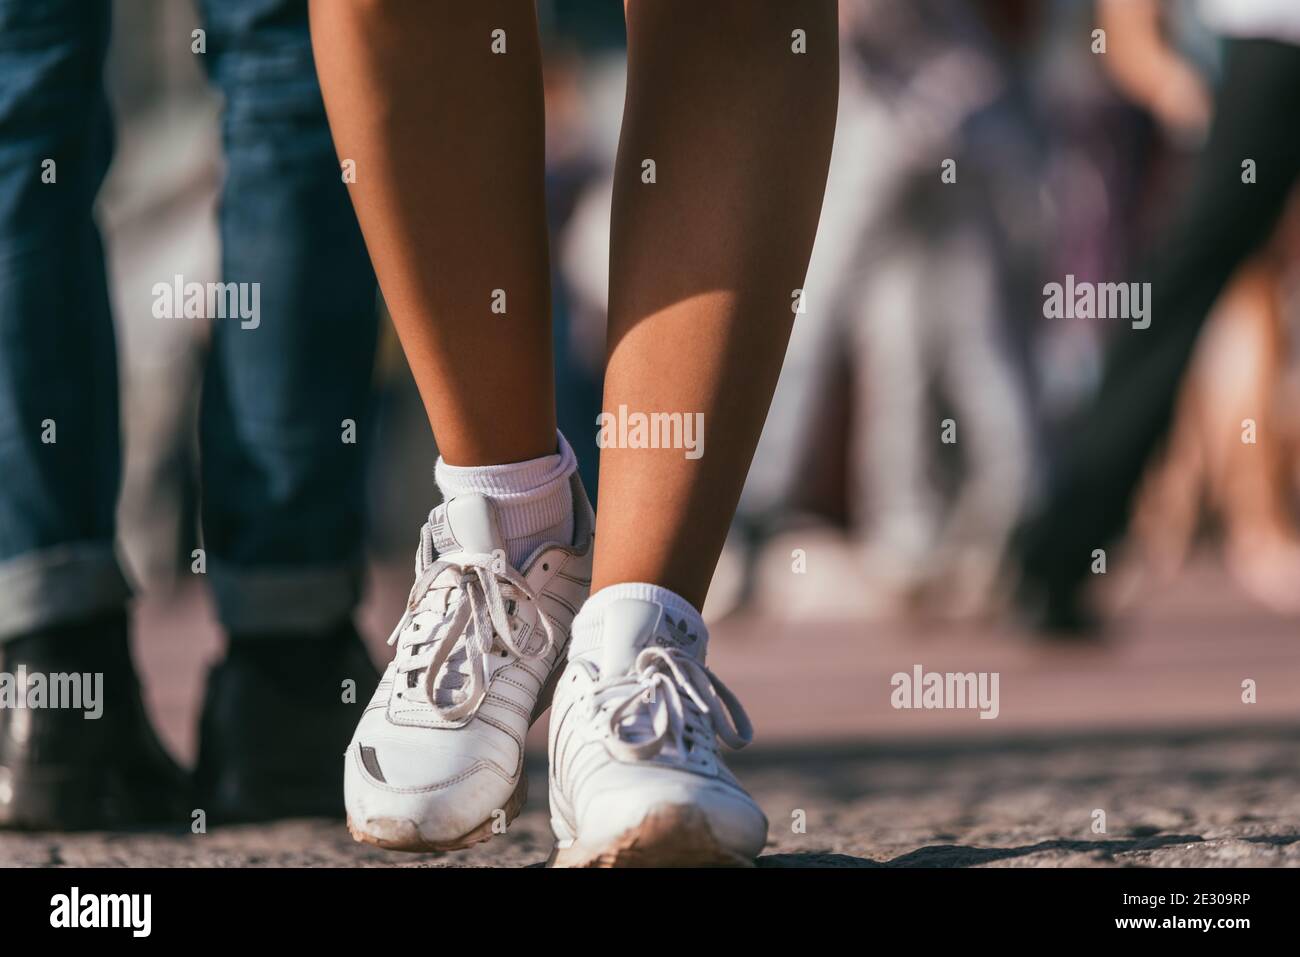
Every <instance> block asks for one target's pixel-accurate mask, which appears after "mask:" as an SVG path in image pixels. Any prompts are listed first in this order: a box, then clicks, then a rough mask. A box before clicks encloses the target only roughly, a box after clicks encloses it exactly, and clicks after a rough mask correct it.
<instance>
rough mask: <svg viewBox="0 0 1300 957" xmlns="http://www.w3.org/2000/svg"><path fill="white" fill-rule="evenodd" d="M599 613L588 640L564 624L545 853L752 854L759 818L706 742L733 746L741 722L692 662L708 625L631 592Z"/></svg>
mask: <svg viewBox="0 0 1300 957" xmlns="http://www.w3.org/2000/svg"><path fill="white" fill-rule="evenodd" d="M593 600H595V599H593ZM583 613H584V614H586V610H585V609H584V612H583ZM600 615H601V621H600V627H599V629H594V631H595V636H594V637H593V638H592V639H591V640H589V641H584V640H583V639H582V638H580V637H578V634H579V632H578V631H576V630H575V638H574V646H573V647H572V648H571V650H570V659H569V664H568V667H567V668H566V669H565V672H564V674H563V675H561V677H560V682H559V684H558V685H557V687H556V691H555V700H554V704H553V710H552V712H551V727H550V746H549V751H550V765H551V769H550V796H551V826H552V828H553V829H554V831H555V838H556V845H555V850H554V852H553V853H552V855H551V861H550V863H551V864H552V865H553V866H556V867H668V866H679V867H707V866H749V865H752V864H753V861H754V858H755V857H756V856H757V855H758V852H759V851H760V850H762V848H763V845H764V843H765V842H766V840H767V819H766V818H765V817H764V816H763V812H762V811H760V810H759V808H758V805H757V804H755V803H754V800H753V799H752V798H751V797H750V796H749V795H748V794H746V793H745V791H744V789H743V788H742V787H741V786H740V783H739V782H738V781H737V780H736V778H735V777H734V776H733V775H732V773H731V772H730V771H729V770H728V769H727V767H726V765H725V764H723V763H722V759H721V757H720V756H719V754H718V738H721V739H722V740H723V741H724V742H725V743H727V744H728V745H730V746H731V747H735V748H739V747H743V746H744V745H746V744H748V743H749V741H750V739H751V737H752V729H751V728H750V724H749V718H748V717H747V716H746V715H745V710H744V708H742V707H741V705H740V702H739V701H738V700H737V699H736V696H735V695H733V694H732V693H731V692H730V691H728V690H727V688H726V686H725V685H723V684H722V682H721V681H719V680H718V679H717V678H716V677H714V675H713V673H712V672H710V671H709V670H708V669H707V668H706V667H704V654H705V646H706V645H707V643H708V633H707V632H706V631H705V630H704V629H703V628H702V627H700V628H698V629H696V631H695V633H692V632H691V631H690V630H689V629H688V628H687V627H686V626H685V623H684V622H683V621H681V620H678V621H674V620H673V617H672V615H671V614H670V613H669V612H668V611H667V610H666V609H665V608H664V606H663V605H660V604H659V603H657V602H653V601H643V600H640V599H636V598H619V599H615V600H613V601H611V602H609V603H608V604H604V605H603V607H601V608H600Z"/></svg>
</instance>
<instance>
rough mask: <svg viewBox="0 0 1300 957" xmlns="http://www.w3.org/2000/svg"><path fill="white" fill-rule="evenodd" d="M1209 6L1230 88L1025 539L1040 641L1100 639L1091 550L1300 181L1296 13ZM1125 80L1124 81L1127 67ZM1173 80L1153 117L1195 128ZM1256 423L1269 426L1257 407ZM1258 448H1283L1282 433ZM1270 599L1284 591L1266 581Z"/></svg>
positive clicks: (1246, 1) (1278, 556)
mask: <svg viewBox="0 0 1300 957" xmlns="http://www.w3.org/2000/svg"><path fill="white" fill-rule="evenodd" d="M1201 9H1202V11H1203V14H1204V16H1205V18H1206V20H1207V22H1208V23H1209V24H1210V25H1211V26H1212V27H1214V28H1215V29H1217V30H1218V31H1219V32H1221V33H1222V34H1223V35H1224V36H1225V37H1226V40H1225V44H1224V46H1225V62H1224V68H1223V78H1222V81H1221V82H1220V84H1219V86H1218V88H1217V91H1216V93H1215V96H1214V105H1213V109H1212V113H1213V119H1212V121H1211V123H1210V128H1209V134H1208V138H1207V140H1206V144H1205V148H1204V150H1203V151H1202V152H1201V155H1200V157H1199V159H1198V160H1197V163H1196V169H1195V171H1194V174H1193V176H1192V182H1191V186H1190V188H1189V189H1188V190H1187V192H1186V195H1185V197H1184V199H1183V201H1182V204H1181V208H1180V209H1179V210H1178V214H1177V218H1176V220H1175V222H1174V223H1173V224H1172V226H1171V227H1170V228H1169V230H1168V231H1167V233H1166V234H1165V236H1164V237H1163V239H1162V241H1160V242H1159V243H1158V244H1157V246H1156V251H1155V253H1154V254H1153V260H1154V264H1153V267H1152V269H1151V271H1149V272H1147V273H1146V275H1147V276H1150V281H1151V283H1152V297H1151V301H1150V302H1149V304H1148V308H1149V310H1150V311H1149V315H1150V317H1151V323H1150V327H1149V328H1145V329H1127V328H1125V329H1121V330H1118V331H1117V333H1116V335H1115V337H1114V338H1113V340H1112V342H1111V345H1110V348H1109V349H1108V352H1107V356H1106V362H1105V371H1104V376H1103V380H1102V383H1101V386H1100V388H1099V389H1098V391H1097V393H1096V395H1095V396H1094V397H1093V398H1091V399H1090V400H1089V401H1088V402H1086V403H1085V405H1084V407H1083V408H1082V409H1081V410H1080V411H1079V413H1078V414H1077V415H1076V416H1075V417H1074V421H1073V424H1072V427H1071V428H1070V430H1069V439H1070V441H1069V445H1068V448H1066V450H1065V454H1064V455H1063V457H1062V460H1061V462H1060V463H1058V464H1057V466H1056V468H1055V470H1054V474H1053V475H1052V477H1051V479H1050V481H1049V484H1048V490H1047V493H1046V495H1045V497H1044V499H1043V501H1042V502H1041V503H1040V504H1039V505H1037V506H1036V508H1035V509H1034V512H1033V514H1032V516H1031V517H1030V519H1029V520H1028V521H1027V522H1026V523H1025V524H1024V526H1023V527H1022V528H1021V529H1020V531H1019V532H1018V534H1017V543H1016V553H1017V560H1018V564H1019V567H1020V574H1021V580H1020V584H1019V588H1018V590H1017V601H1018V604H1019V607H1020V609H1021V610H1022V612H1023V613H1024V614H1025V615H1026V617H1027V618H1028V619H1029V620H1030V621H1031V622H1032V623H1034V624H1035V625H1037V626H1039V627H1040V628H1041V629H1042V630H1043V631H1044V632H1045V633H1050V634H1060V635H1069V634H1087V633H1091V632H1092V631H1093V630H1094V629H1095V628H1096V625H1097V619H1096V616H1095V614H1094V612H1093V609H1092V608H1091V607H1090V601H1089V598H1088V596H1087V595H1086V594H1085V591H1086V590H1085V584H1086V582H1087V580H1088V579H1089V578H1090V570H1091V568H1092V567H1093V565H1094V563H1095V562H1096V557H1095V550H1097V549H1104V548H1106V547H1108V546H1109V545H1111V544H1112V543H1113V542H1114V541H1115V540H1116V539H1117V538H1118V537H1119V536H1120V534H1121V533H1122V532H1123V530H1124V528H1125V526H1126V524H1127V522H1128V519H1129V514H1130V509H1131V507H1132V503H1133V496H1134V493H1135V490H1136V488H1137V486H1138V484H1139V481H1140V479H1141V476H1142V474H1143V471H1144V469H1145V467H1146V465H1147V463H1148V462H1149V460H1150V458H1151V455H1152V452H1153V451H1154V450H1155V448H1156V446H1157V445H1158V444H1159V443H1160V442H1161V440H1162V439H1163V438H1164V437H1165V435H1166V433H1167V431H1168V429H1169V427H1170V423H1171V420H1172V418H1173V414H1174V408H1175V401H1176V398H1177V396H1178V393H1179V386H1180V383H1181V382H1182V381H1183V377H1184V374H1185V372H1186V370H1187V369H1188V366H1189V364H1190V362H1191V361H1192V355H1193V349H1194V346H1195V344H1196V342H1197V339H1198V336H1199V333H1200V330H1201V326H1202V324H1203V322H1204V321H1205V319H1206V317H1207V316H1208V315H1209V313H1210V311H1211V309H1212V308H1213V306H1214V304H1215V303H1216V301H1218V299H1219V296H1220V294H1221V293H1222V292H1223V290H1224V289H1225V288H1226V287H1227V285H1228V283H1229V281H1230V280H1231V279H1232V277H1233V276H1234V274H1236V273H1237V271H1238V269H1240V268H1241V267H1242V265H1243V264H1244V263H1245V262H1246V261H1247V260H1248V259H1249V258H1250V257H1251V256H1253V255H1254V254H1256V253H1257V252H1259V250H1260V249H1261V247H1262V246H1264V244H1265V243H1266V242H1267V241H1268V239H1269V237H1270V236H1271V235H1272V234H1273V232H1274V229H1275V227H1276V225H1277V223H1278V221H1279V219H1280V218H1281V216H1282V213H1283V210H1284V208H1285V206H1286V201H1287V197H1288V195H1289V194H1290V192H1291V189H1292V186H1293V185H1294V183H1295V180H1296V176H1297V173H1298V172H1300V133H1298V132H1297V126H1296V124H1295V123H1294V117H1295V115H1296V113H1297V110H1298V109H1300V5H1297V4H1295V3H1293V2H1290V0H1233V2H1219V0H1206V2H1204V3H1203V4H1202V8H1201ZM1112 12H1113V11H1112ZM1127 13H1128V15H1129V16H1142V15H1143V14H1142V13H1141V12H1140V11H1135V10H1130V11H1127ZM1145 15H1146V16H1148V17H1149V16H1150V13H1149V9H1148V12H1147V13H1146V14H1145ZM1121 42H1122V41H1121ZM1136 62H1138V63H1139V65H1140V61H1136ZM1159 62H1161V61H1157V66H1158V64H1159ZM1165 62H1167V58H1165ZM1151 68H1152V65H1151V64H1148V65H1147V69H1151ZM1118 69H1119V71H1120V75H1122V76H1123V75H1124V71H1125V67H1124V66H1120V67H1119V68H1118ZM1127 70H1128V71H1129V74H1130V75H1129V76H1128V77H1127V79H1126V81H1122V82H1127V83H1128V85H1129V87H1130V88H1131V89H1135V90H1136V89H1139V88H1140V87H1141V86H1142V84H1143V83H1144V80H1143V78H1141V77H1139V76H1137V75H1135V74H1136V69H1135V67H1134V65H1133V62H1129V63H1128V64H1127ZM1170 71H1171V72H1172V73H1173V74H1174V75H1175V80H1176V82H1170V83H1168V85H1167V88H1166V89H1165V90H1164V91H1163V92H1161V93H1160V96H1161V97H1162V99H1161V103H1162V105H1161V106H1160V107H1157V110H1158V112H1159V115H1161V116H1162V117H1164V118H1176V119H1174V120H1173V121H1174V122H1175V123H1176V124H1178V125H1179V126H1182V127H1184V128H1186V127H1187V126H1189V125H1190V126H1192V127H1193V128H1194V127H1195V124H1196V122H1197V121H1198V120H1197V117H1198V111H1199V107H1198V106H1197V105H1196V104H1197V99H1198V98H1197V94H1196V93H1195V92H1194V91H1195V81H1194V79H1189V78H1188V72H1187V70H1186V69H1184V68H1183V67H1181V66H1175V67H1172V68H1170ZM1146 82H1148V83H1149V81H1146ZM1188 89H1191V90H1193V92H1192V93H1190V94H1189V93H1187V92H1186V91H1187V90H1188ZM1248 168H1249V170H1248ZM1143 278H1145V277H1143ZM1263 351H1264V352H1265V353H1266V352H1267V351H1269V350H1268V349H1265V350H1263ZM1256 399H1260V396H1259V394H1256ZM1259 415H1264V416H1265V421H1267V415H1266V413H1265V411H1264V409H1263V407H1262V406H1261V408H1260V411H1259ZM1255 418H1257V419H1258V416H1255ZM1237 428H1238V430H1240V428H1241V425H1240V423H1238V425H1237ZM1240 434H1241V433H1240V431H1238V433H1237V435H1238V436H1240ZM1264 441H1266V442H1270V441H1271V442H1276V441H1277V436H1276V435H1272V436H1265V437H1264ZM1270 454H1272V453H1270ZM1265 510H1266V511H1267V510H1268V507H1267V506H1266V507H1265ZM1282 521H1285V519H1282ZM1265 540H1266V539H1265ZM1289 554H1290V551H1289V545H1287V544H1285V543H1283V544H1282V547H1281V549H1280V550H1278V549H1274V550H1273V558H1274V560H1280V561H1286V562H1289V561H1290V558H1289ZM1270 574H1271V573H1270ZM1248 575H1249V573H1248ZM1250 577H1253V576H1250ZM1256 580H1257V581H1258V579H1256ZM1284 587H1285V586H1284ZM1265 590H1266V591H1267V592H1269V593H1276V591H1277V589H1276V586H1275V585H1273V584H1271V583H1269V584H1266V585H1265ZM1256 591H1257V593H1258V589H1256Z"/></svg>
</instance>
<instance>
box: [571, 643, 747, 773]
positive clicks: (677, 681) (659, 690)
mask: <svg viewBox="0 0 1300 957" xmlns="http://www.w3.org/2000/svg"><path fill="white" fill-rule="evenodd" d="M594 692H595V701H594V702H593V704H596V705H597V706H598V707H610V710H609V740H608V743H609V747H610V750H611V751H613V752H614V754H615V755H616V756H618V757H622V758H624V759H627V760H633V761H640V760H645V759H646V758H652V757H654V756H655V755H657V754H658V753H659V752H660V751H662V750H663V747H664V745H665V744H666V743H667V742H668V740H669V739H670V738H671V739H672V740H673V742H674V743H675V744H676V746H677V750H678V752H679V753H680V754H683V755H685V754H686V753H687V750H688V749H687V740H686V739H687V736H688V735H690V736H691V737H692V738H695V737H696V736H698V735H699V734H700V732H701V730H702V731H703V732H706V733H708V734H709V735H710V737H709V739H708V741H707V743H706V744H705V746H707V747H709V748H712V747H713V741H712V737H711V735H714V734H716V735H717V736H718V737H719V738H721V739H722V741H723V742H724V743H725V744H727V745H728V746H729V747H732V748H743V747H744V746H745V745H747V744H749V742H750V741H752V740H753V736H754V729H753V727H752V725H751V724H750V722H749V715H747V714H745V709H744V708H743V707H742V706H741V704H740V700H739V699H738V698H737V697H736V696H735V695H734V694H732V692H731V690H730V689H728V688H727V686H726V685H724V684H723V683H722V682H721V681H720V680H719V679H718V677H717V676H716V675H715V674H714V673H713V672H712V671H710V670H709V669H708V668H706V667H704V665H702V664H700V663H699V662H698V661H696V660H695V659H694V658H692V657H691V656H689V655H687V654H684V653H683V652H680V651H678V650H677V649H674V648H664V647H661V646H658V645H651V646H650V647H648V648H643V649H642V650H641V652H640V653H639V654H638V655H637V656H636V661H635V662H633V664H632V669H631V671H630V672H629V673H628V674H626V675H622V676H620V677H617V678H611V679H607V680H605V681H602V682H600V683H599V684H598V685H597V686H596V688H595V689H594ZM620 692H622V695H621V696H620ZM683 693H685V697H683ZM643 708H644V709H646V710H645V716H646V717H648V718H649V727H650V731H651V733H650V736H649V737H645V738H643V739H641V740H635V741H633V740H628V739H627V738H626V737H624V729H625V727H626V725H625V719H626V718H628V717H629V716H631V715H633V714H634V713H636V712H638V711H640V710H641V709H643ZM633 724H634V725H635V724H640V722H633ZM700 724H703V725H704V727H703V728H702V729H701V728H699V727H698V725H700ZM702 743H704V742H702Z"/></svg>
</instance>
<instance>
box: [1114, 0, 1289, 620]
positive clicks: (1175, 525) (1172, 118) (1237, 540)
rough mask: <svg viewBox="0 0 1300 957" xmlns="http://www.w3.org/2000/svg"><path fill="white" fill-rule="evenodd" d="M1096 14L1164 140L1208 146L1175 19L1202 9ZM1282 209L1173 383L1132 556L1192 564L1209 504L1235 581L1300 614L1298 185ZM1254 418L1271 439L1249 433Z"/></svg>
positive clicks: (1195, 66)
mask: <svg viewBox="0 0 1300 957" xmlns="http://www.w3.org/2000/svg"><path fill="white" fill-rule="evenodd" d="M1099 11H1100V13H1101V19H1100V23H1101V24H1102V26H1103V27H1104V28H1105V29H1106V31H1107V33H1108V35H1109V37H1110V38H1111V42H1110V47H1109V50H1108V55H1107V56H1106V57H1104V58H1102V63H1103V64H1104V65H1105V66H1106V67H1107V68H1108V69H1109V72H1110V73H1111V75H1112V76H1113V77H1114V79H1115V82H1116V85H1117V86H1119V87H1120V89H1121V90H1123V91H1124V92H1125V93H1126V94H1127V95H1129V96H1130V97H1131V98H1132V99H1133V100H1134V102H1135V103H1137V104H1139V105H1140V106H1142V107H1144V108H1146V109H1147V110H1149V111H1150V112H1151V114H1152V115H1153V116H1154V117H1155V118H1156V119H1157V120H1158V121H1159V123H1160V126H1161V128H1162V129H1163V130H1164V131H1165V135H1166V136H1167V137H1168V139H1169V140H1170V141H1172V142H1174V143H1181V144H1199V143H1203V141H1204V138H1205V133H1206V130H1207V129H1208V127H1209V124H1210V111H1211V105H1212V100H1211V92H1210V90H1211V86H1210V83H1211V79H1212V77H1210V76H1208V74H1211V73H1212V70H1211V69H1209V68H1208V67H1207V66H1206V65H1204V64H1202V63H1200V62H1198V61H1197V59H1196V58H1195V56H1193V55H1189V54H1188V53H1185V52H1184V51H1183V50H1182V49H1181V48H1180V45H1179V43H1178V40H1179V37H1180V35H1182V34H1183V33H1184V31H1183V30H1180V29H1179V27H1180V24H1179V23H1178V22H1177V20H1178V19H1179V18H1180V17H1181V18H1187V17H1189V16H1192V15H1194V14H1195V12H1196V7H1194V6H1181V5H1177V4H1171V3H1162V2H1160V0H1103V2H1102V3H1101V4H1100V6H1099ZM1211 13H1213V11H1211ZM1171 19H1173V20H1174V21H1175V22H1169V21H1170V20H1171ZM1288 209H1289V210H1290V212H1289V214H1288V215H1287V216H1286V217H1284V219H1283V223H1282V224H1281V226H1280V227H1279V228H1278V230H1277V231H1276V233H1275V235H1274V236H1273V237H1272V238H1271V239H1270V240H1269V241H1268V242H1267V244H1266V245H1265V246H1264V248H1263V249H1261V250H1260V251H1259V252H1257V253H1256V254H1254V255H1253V256H1251V257H1250V259H1249V260H1247V261H1246V262H1245V263H1244V264H1243V265H1242V266H1241V267H1240V268H1239V269H1238V271H1237V273H1236V274H1235V275H1234V276H1233V277H1232V279H1231V280H1230V282H1229V284H1228V286H1227V288H1226V289H1225V290H1224V292H1223V293H1222V295H1221V296H1220V298H1219V300H1218V302H1217V303H1216V305H1215V306H1214V308H1213V310H1212V311H1211V313H1210V315H1209V317H1208V319H1207V320H1206V328H1205V331H1204V332H1203V333H1202V335H1201V339H1200V341H1199V343H1198V345H1197V347H1196V350H1195V353H1194V358H1193V360H1192V364H1191V367H1190V368H1189V370H1188V373H1187V376H1186V379H1185V381H1184V382H1183V385H1182V387H1181V388H1180V390H1179V397H1178V400H1177V405H1176V407H1175V414H1174V421H1173V425H1172V427H1171V429H1170V436H1169V441H1168V447H1167V449H1165V450H1164V451H1163V452H1162V453H1161V454H1160V455H1159V456H1158V457H1157V458H1156V460H1155V461H1153V462H1152V464H1151V466H1150V467H1149V469H1148V471H1147V474H1146V476H1145V478H1144V480H1143V482H1142V485H1141V486H1140V492H1139V496H1138V499H1137V504H1136V506H1135V509H1134V519H1133V523H1134V533H1135V539H1136V543H1135V544H1136V546H1137V548H1136V550H1137V551H1138V552H1140V553H1141V559H1142V560H1139V561H1138V562H1136V563H1135V564H1137V565H1145V566H1147V569H1148V570H1149V571H1151V572H1152V573H1153V575H1154V577H1155V579H1156V580H1157V581H1169V580H1170V579H1172V578H1173V577H1174V575H1175V574H1176V573H1177V572H1178V571H1179V569H1180V568H1181V566H1182V565H1183V563H1184V561H1185V560H1186V557H1187V554H1188V551H1189V549H1190V548H1191V545H1192V542H1193V539H1194V537H1195V534H1196V532H1197V530H1198V527H1199V525H1200V520H1201V516H1202V504H1204V506H1205V509H1206V510H1208V511H1209V512H1210V513H1211V514H1212V515H1213V516H1214V517H1215V518H1217V519H1218V521H1219V523H1220V525H1221V535H1222V539H1223V547H1224V557H1225V559H1226V561H1227V564H1228V568H1229V569H1230V570H1231V571H1232V573H1233V574H1234V576H1235V577H1236V578H1237V580H1238V581H1239V582H1240V583H1241V584H1242V586H1243V587H1244V588H1245V589H1246V590H1247V591H1248V592H1249V593H1251V594H1252V595H1254V596H1256V597H1257V598H1258V599H1260V600H1261V601H1263V602H1264V603H1265V604H1267V605H1268V606H1270V607H1272V608H1274V609H1277V610H1279V611H1284V612H1292V613H1294V612H1297V611H1300V529H1297V525H1296V521H1295V516H1294V513H1293V508H1294V504H1293V496H1294V494H1295V487H1294V485H1293V478H1294V476H1293V474H1292V469H1290V468H1288V463H1294V462H1295V461H1296V457H1297V449H1298V444H1297V438H1298V437H1297V435H1296V434H1295V431H1294V422H1293V420H1288V418H1287V417H1286V416H1285V415H1284V414H1282V402H1283V399H1284V396H1283V394H1282V390H1283V388H1284V386H1285V384H1286V382H1287V368H1288V365H1290V364H1291V363H1292V356H1291V353H1290V349H1289V348H1288V343H1289V339H1290V337H1289V335H1288V329H1287V324H1286V315H1285V313H1286V301H1285V299H1286V297H1285V288H1284V280H1285V278H1286V275H1287V272H1288V266H1289V265H1292V266H1293V265H1294V264H1295V263H1296V261H1297V257H1296V251H1297V247H1296V245H1295V234H1296V226H1297V223H1300V217H1298V216H1297V213H1298V212H1300V208H1298V204H1297V203H1296V201H1295V196H1294V194H1293V195H1292V198H1291V200H1290V202H1289V203H1288ZM1288 225H1289V226H1290V228H1287V227H1288ZM1247 421H1250V422H1252V423H1253V430H1254V431H1255V433H1256V434H1257V435H1260V436H1264V437H1265V439H1264V441H1262V442H1260V443H1258V444H1254V443H1247V442H1243V440H1242V429H1243V427H1244V423H1245V422H1247ZM1288 427H1289V428H1288ZM1135 557H1137V556H1135Z"/></svg>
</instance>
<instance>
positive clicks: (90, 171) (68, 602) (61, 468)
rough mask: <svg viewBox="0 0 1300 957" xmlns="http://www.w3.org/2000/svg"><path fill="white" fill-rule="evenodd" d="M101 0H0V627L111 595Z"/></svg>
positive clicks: (96, 606)
mask: <svg viewBox="0 0 1300 957" xmlns="http://www.w3.org/2000/svg"><path fill="white" fill-rule="evenodd" d="M109 23H110V5H109V4H108V3H107V2H100V0H40V2H39V3H38V2H33V0H0V639H3V638H6V637H12V636H13V635H16V634H21V633H23V632H26V631H30V630H34V629H39V628H44V627H49V626H52V625H57V624H59V623H61V622H65V621H72V620H76V619H80V618H87V617H92V616H95V615H97V614H100V613H104V612H108V611H112V610H114V609H117V608H120V607H121V606H122V605H123V604H124V602H125V601H126V599H127V597H128V594H129V590H128V588H127V585H126V582H125V580H124V578H123V576H122V572H121V569H120V567H119V565H118V563H117V561H116V559H115V557H114V549H113V535H114V521H113V513H114V508H115V506H116V503H117V493H118V485H119V479H120V438H119V432H118V391H117V358H116V351H115V348H114V341H113V325H112V318H111V315H110V312H109V301H108V284H107V279H106V276H105V271H104V256H103V248H102V245H101V242H100V236H99V231H98V229H97V228H96V225H95V221H94V219H93V216H92V210H93V206H94V202H95V195H96V194H97V193H98V191H99V186H100V183H101V182H102V181H103V178H104V174H105V172H106V171H107V169H108V163H109V158H110V156H111V153H112V118H111V117H110V115H109V108H108V102H107V100H106V99H105V95H104V89H103V66H104V55H105V52H106V49H107V46H108V37H109Z"/></svg>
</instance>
